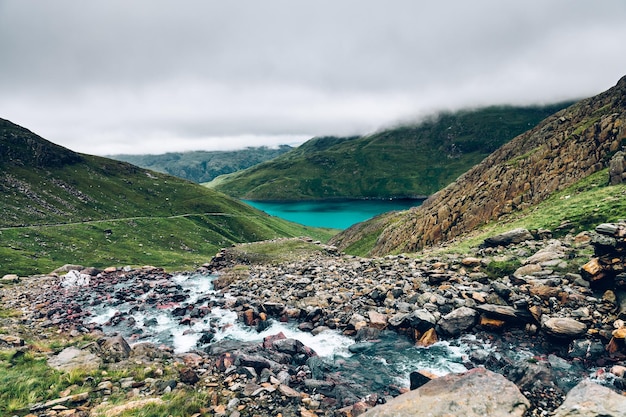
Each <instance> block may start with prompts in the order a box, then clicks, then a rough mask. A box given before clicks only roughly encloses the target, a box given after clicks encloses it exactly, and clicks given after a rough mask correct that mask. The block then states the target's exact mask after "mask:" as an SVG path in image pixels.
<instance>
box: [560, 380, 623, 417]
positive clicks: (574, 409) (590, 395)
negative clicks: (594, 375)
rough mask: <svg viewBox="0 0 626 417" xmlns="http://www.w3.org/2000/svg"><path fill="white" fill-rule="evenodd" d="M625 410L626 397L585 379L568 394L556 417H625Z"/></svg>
mask: <svg viewBox="0 0 626 417" xmlns="http://www.w3.org/2000/svg"><path fill="white" fill-rule="evenodd" d="M624 410H626V397H624V396H623V395H619V394H617V393H616V392H614V391H612V390H610V389H609V388H606V387H603V386H601V385H598V384H596V383H594V382H591V381H590V380H589V379H585V380H583V381H582V382H580V383H579V384H578V385H576V386H575V387H574V388H572V390H571V391H570V392H569V393H568V394H567V396H566V397H565V401H564V402H563V404H562V405H561V406H560V407H559V408H557V409H556V411H555V412H554V417H574V416H576V417H598V416H623V415H624Z"/></svg>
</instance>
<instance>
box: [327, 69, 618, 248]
mask: <svg viewBox="0 0 626 417" xmlns="http://www.w3.org/2000/svg"><path fill="white" fill-rule="evenodd" d="M625 97H626V77H624V78H622V79H621V80H620V81H619V82H618V83H617V85H616V86H615V87H613V88H611V89H609V90H608V91H606V92H604V93H602V94H600V95H597V96H595V97H592V98H589V99H585V100H582V101H580V102H578V103H576V104H575V105H573V106H571V107H569V108H567V109H565V110H562V111H560V112H558V113H556V114H555V115H554V116H552V117H550V118H548V119H546V120H545V121H544V122H542V123H541V124H539V125H538V126H537V127H535V128H533V129H532V130H529V131H528V132H526V133H524V134H522V135H520V136H518V137H516V138H515V139H513V140H512V141H511V142H509V143H507V144H506V145H504V146H502V147H501V148H500V149H498V150H497V151H495V152H494V153H493V154H491V155H490V156H488V157H487V158H485V159H484V160H483V161H482V162H481V163H480V164H478V165H476V166H475V167H474V168H472V169H471V170H469V171H468V172H466V173H465V174H464V175H462V176H461V177H459V178H458V179H457V180H456V181H455V182H454V183H452V184H451V185H449V186H448V187H446V188H444V189H443V190H441V191H439V192H437V193H436V194H434V195H433V196H431V197H430V198H429V199H428V200H426V201H425V202H424V204H423V205H422V206H420V207H417V208H414V209H411V210H409V211H408V212H406V213H405V214H404V215H403V216H401V217H400V218H398V216H396V217H395V218H394V219H393V222H390V223H388V226H387V227H386V228H385V229H384V230H383V231H382V233H381V234H380V236H379V238H378V240H377V242H376V244H375V246H374V249H373V250H372V251H371V254H372V255H383V254H388V253H391V252H397V251H404V252H413V251H416V250H418V249H420V248H422V247H425V246H428V245H432V244H435V243H438V242H442V241H446V240H450V239H452V238H454V237H456V236H459V235H461V234H463V233H466V232H468V231H470V230H472V229H474V228H476V227H477V226H479V225H482V224H485V223H486V222H488V221H490V220H494V219H497V218H498V217H499V216H501V215H504V214H508V213H511V212H514V211H517V210H521V209H524V208H526V207H529V206H532V205H535V204H537V203H539V202H541V201H543V200H544V199H545V198H546V197H547V196H549V195H550V194H551V193H553V192H555V191H557V190H561V189H563V188H565V187H567V186H569V185H570V184H572V183H574V182H576V181H578V180H580V179H582V178H584V177H586V176H588V175H590V174H592V173H594V172H597V171H599V170H601V169H603V168H605V167H606V166H607V164H608V161H609V159H610V157H611V156H612V155H613V154H614V153H615V152H617V151H619V150H620V149H621V148H622V147H623V146H624V145H625V144H626V123H625V122H626V100H625ZM363 227H365V226H363V225H359V226H357V228H363ZM351 233H354V232H353V231H350V229H348V231H346V232H345V233H344V234H348V235H349V234H351ZM342 235H343V234H340V235H339V236H338V237H336V238H334V239H333V241H332V243H333V244H335V245H337V246H339V247H340V248H341V249H343V248H345V246H342V245H343V243H342V241H343V239H342ZM346 243H347V242H346Z"/></svg>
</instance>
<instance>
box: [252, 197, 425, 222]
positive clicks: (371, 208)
mask: <svg viewBox="0 0 626 417" xmlns="http://www.w3.org/2000/svg"><path fill="white" fill-rule="evenodd" d="M423 201H424V200H420V199H408V198H407V199H387V200H382V199H381V200H322V201H248V200H244V202H245V203H247V204H249V205H251V206H252V207H255V208H257V209H259V210H263V211H264V212H266V213H267V214H269V215H272V216H277V217H280V218H283V219H285V220H289V221H292V222H295V223H300V224H303V225H305V226H312V227H328V228H332V229H347V228H348V227H350V226H352V225H353V224H356V223H359V222H362V221H365V220H368V219H371V218H372V217H374V216H377V215H379V214H381V213H385V212H388V211H395V210H408V209H410V208H411V207H416V206H419V205H421V204H422V202H423Z"/></svg>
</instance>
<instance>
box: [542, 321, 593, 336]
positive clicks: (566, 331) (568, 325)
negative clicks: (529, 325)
mask: <svg viewBox="0 0 626 417" xmlns="http://www.w3.org/2000/svg"><path fill="white" fill-rule="evenodd" d="M543 329H544V330H545V331H546V333H548V334H549V335H551V336H555V337H562V338H575V337H577V336H580V335H582V334H584V333H585V332H586V331H587V326H586V325H585V324H584V323H581V322H579V321H578V320H574V319H572V318H569V317H552V318H550V319H548V320H546V321H545V322H544V323H543Z"/></svg>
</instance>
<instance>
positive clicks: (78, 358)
mask: <svg viewBox="0 0 626 417" xmlns="http://www.w3.org/2000/svg"><path fill="white" fill-rule="evenodd" d="M101 364H102V359H100V358H99V357H98V356H96V355H94V354H93V353H91V352H89V351H86V350H82V349H78V348H77V347H74V346H70V347H67V348H65V349H63V350H62V351H61V352H60V353H59V354H58V355H56V356H53V357H51V358H50V359H48V366H50V367H51V368H54V369H56V370H59V371H67V372H69V371H72V370H74V369H83V370H86V371H94V370H96V369H98V368H99V367H100V365H101Z"/></svg>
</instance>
